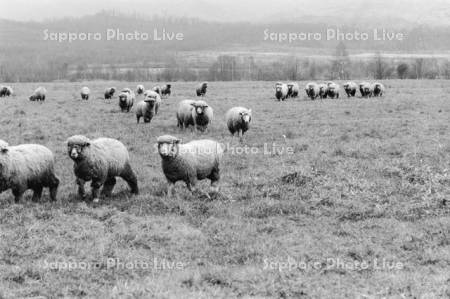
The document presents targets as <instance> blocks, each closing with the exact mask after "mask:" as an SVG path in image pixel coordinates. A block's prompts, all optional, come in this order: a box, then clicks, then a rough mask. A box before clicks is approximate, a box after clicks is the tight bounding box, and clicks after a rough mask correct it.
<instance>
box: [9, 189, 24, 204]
mask: <svg viewBox="0 0 450 299" xmlns="http://www.w3.org/2000/svg"><path fill="white" fill-rule="evenodd" d="M25 191H26V190H25V188H24V187H21V186H19V187H18V188H15V189H13V190H12V193H13V195H14V201H15V202H16V203H19V202H20V200H21V199H22V198H23V194H24V193H25Z"/></svg>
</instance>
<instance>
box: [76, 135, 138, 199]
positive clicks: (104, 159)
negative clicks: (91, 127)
mask: <svg viewBox="0 0 450 299" xmlns="http://www.w3.org/2000/svg"><path fill="white" fill-rule="evenodd" d="M67 147H68V154H69V157H70V158H71V159H72V160H73V161H74V168H73V169H74V173H75V176H76V183H77V185H78V195H79V196H80V197H81V198H85V197H86V192H85V189H84V185H85V183H86V182H88V181H92V183H91V187H92V199H93V202H95V203H97V202H99V190H100V188H101V187H102V186H103V189H102V192H101V195H103V196H107V197H109V196H111V193H112V190H113V189H114V185H115V184H116V177H121V178H122V179H124V180H125V181H126V182H127V183H128V185H129V187H130V188H131V193H132V194H139V188H138V183H137V178H136V175H135V174H134V172H133V170H132V168H131V165H130V156H129V154H128V150H127V148H126V147H125V145H123V143H121V142H120V141H118V140H116V139H111V138H98V139H95V140H90V139H89V138H87V137H85V136H82V135H75V136H72V137H70V138H69V139H67Z"/></svg>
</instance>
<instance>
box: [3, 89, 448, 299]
mask: <svg viewBox="0 0 450 299" xmlns="http://www.w3.org/2000/svg"><path fill="white" fill-rule="evenodd" d="M384 83H385V85H386V87H387V92H386V95H385V97H383V98H377V99H359V98H356V99H347V98H346V97H343V98H342V99H339V100H324V101H306V100H305V99H304V98H303V94H302V96H301V97H300V99H297V100H288V101H286V102H281V103H280V102H276V101H275V100H274V96H273V93H274V92H273V84H272V83H271V82H234V83H221V82H211V83H210V87H209V90H208V94H207V97H206V100H207V101H208V102H209V104H210V105H211V106H212V107H213V108H214V111H215V119H214V122H213V124H212V126H211V128H210V131H209V132H208V133H207V134H205V135H199V136H196V135H195V134H192V133H191V132H190V131H187V132H181V131H179V130H178V128H177V127H176V120H175V111H176V107H177V103H178V102H179V101H180V100H182V99H185V98H192V97H193V95H194V90H195V83H174V84H173V90H174V92H173V96H172V97H171V98H169V99H167V100H165V101H164V103H163V105H162V108H161V114H160V115H158V116H157V117H156V118H155V119H154V120H153V121H152V123H151V124H150V125H144V124H140V125H136V121H135V116H134V113H130V114H123V113H120V112H119V107H118V104H117V98H115V100H114V101H112V102H111V103H107V102H105V101H104V100H101V99H99V98H100V97H101V96H102V91H103V90H104V88H105V87H106V86H111V85H115V86H117V87H118V88H122V87H125V86H129V87H133V88H134V87H135V86H136V83H127V82H86V83H76V84H75V83H53V84H42V85H44V86H45V87H46V88H47V90H48V98H47V100H46V102H45V103H43V104H40V103H35V102H29V101H28V100H27V96H28V95H29V94H31V92H32V90H34V89H35V88H36V87H37V86H38V85H39V84H15V85H13V87H14V89H15V91H16V96H15V97H12V98H7V99H0V102H1V112H0V122H1V126H0V139H4V140H6V141H7V142H9V144H12V145H13V144H14V145H15V144H20V143H40V144H43V145H46V146H48V147H49V148H50V149H51V150H52V151H53V152H54V153H55V155H56V159H57V161H56V167H57V169H56V171H57V175H58V176H59V178H60V179H61V185H60V189H59V195H58V198H59V200H58V202H56V203H52V202H50V201H49V198H48V193H47V191H45V192H44V196H43V198H42V202H41V203H32V202H31V200H30V199H31V198H30V196H29V195H28V193H27V196H26V197H25V200H24V201H23V202H21V203H20V204H14V203H13V197H12V194H11V192H10V191H7V192H4V193H2V194H1V196H0V298H21V297H34V298H46V297H47V298H55V297H87V298H93V297H98V298H107V297H112V298H123V297H125V298H148V297H157V298H211V297H218V298H232V297H243V298H246V297H258V298H261V297H268V298H276V297H280V298H289V297H294V298H299V297H302V298H319V297H322V298H324V297H328V298H343V297H359V298H379V297H387V298H389V297H392V298H448V297H449V296H450V287H449V285H450V208H449V196H450V170H449V167H450V164H449V161H450V159H449V158H450V128H449V124H450V122H449V120H450V99H449V97H448V95H449V94H450V83H449V82H448V81H386V82H384ZM301 84H302V85H303V82H301ZM83 85H87V86H89V87H90V88H91V90H92V91H95V92H94V96H95V97H98V98H97V99H95V98H93V99H91V100H89V101H87V102H82V101H81V100H80V99H79V94H78V91H79V89H80V88H81V86H83ZM151 85H152V84H150V83H147V84H146V86H148V87H150V86H151ZM237 105H240V106H247V107H249V108H252V110H253V124H252V128H251V130H250V132H249V134H248V136H247V137H246V139H245V142H244V144H242V145H239V142H238V140H237V139H234V140H232V138H231V136H230V134H229V133H228V131H227V129H226V126H225V121H224V114H225V112H226V110H227V109H229V108H231V107H232V106H237ZM74 134H84V135H87V136H89V137H99V136H107V137H113V138H118V139H119V140H121V141H122V142H123V143H124V144H125V145H126V146H127V147H128V148H129V151H130V155H131V161H132V165H133V167H134V169H135V171H136V173H137V175H138V178H139V184H140V189H141V194H140V195H139V196H130V195H129V193H128V191H127V186H126V184H124V183H123V182H122V181H120V182H119V183H118V184H117V185H116V188H115V190H114V195H113V197H112V198H109V199H105V200H103V201H101V202H100V204H99V205H96V206H94V205H92V204H91V203H86V202H82V201H79V200H78V199H77V196H76V185H75V177H74V174H73V171H72V164H73V163H72V162H71V160H70V159H69V157H68V156H67V153H66V144H65V140H66V139H67V138H68V137H69V136H71V135H74ZM163 134H171V135H175V136H178V137H181V138H183V140H184V141H189V140H192V139H197V138H203V137H208V138H213V139H216V140H218V141H220V142H223V143H224V144H227V145H228V147H229V149H228V152H227V153H226V156H225V159H224V161H223V166H222V169H221V170H222V181H221V192H220V194H219V195H218V196H215V197H213V198H212V199H211V200H207V199H205V198H201V197H196V196H193V195H191V194H189V192H188V191H187V190H186V188H185V186H184V185H183V184H181V183H179V185H178V184H177V188H176V194H177V197H174V198H166V196H165V186H166V184H165V179H164V175H163V173H162V170H161V166H160V163H161V161H160V160H161V159H160V157H159V155H158V154H157V153H156V152H155V150H154V144H155V141H156V137H157V136H159V135H163ZM283 135H284V137H283ZM274 144H275V148H276V149H277V150H276V151H274V150H273V147H274V146H273V145H274ZM245 149H247V152H249V151H250V153H247V154H245V153H240V151H244V150H245ZM283 149H284V150H286V151H285V152H282V150H283ZM288 151H291V152H288ZM201 188H203V189H205V190H206V189H207V188H208V182H206V181H205V182H202V184H201ZM113 261H115V263H116V264H113ZM127 263H128V264H127ZM69 266H70V269H68V268H69Z"/></svg>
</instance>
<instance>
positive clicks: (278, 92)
mask: <svg viewBox="0 0 450 299" xmlns="http://www.w3.org/2000/svg"><path fill="white" fill-rule="evenodd" d="M288 90H289V88H288V86H287V84H284V83H279V82H277V83H276V84H275V97H276V98H277V100H278V101H284V100H286V98H287V96H288Z"/></svg>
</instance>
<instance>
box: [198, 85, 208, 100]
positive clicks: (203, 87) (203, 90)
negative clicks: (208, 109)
mask: <svg viewBox="0 0 450 299" xmlns="http://www.w3.org/2000/svg"><path fill="white" fill-rule="evenodd" d="M207 88H208V82H202V83H200V84H198V85H197V88H196V90H195V91H196V93H197V96H198V97H200V96H201V97H204V96H205V95H206V89H207Z"/></svg>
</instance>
